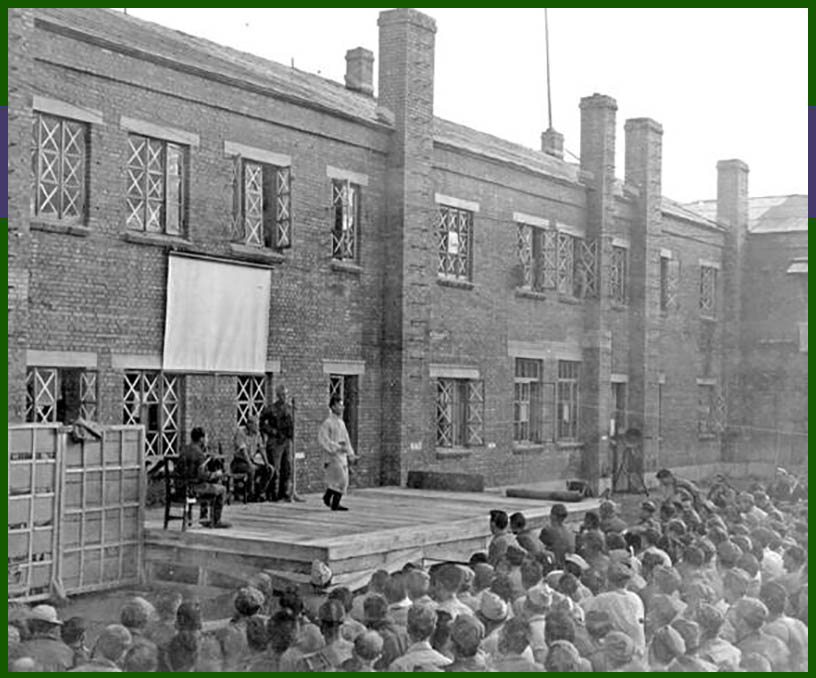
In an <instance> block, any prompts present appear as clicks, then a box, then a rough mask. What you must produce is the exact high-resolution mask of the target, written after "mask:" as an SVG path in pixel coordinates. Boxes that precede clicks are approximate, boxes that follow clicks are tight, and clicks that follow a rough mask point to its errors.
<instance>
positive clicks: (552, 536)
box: [538, 504, 575, 569]
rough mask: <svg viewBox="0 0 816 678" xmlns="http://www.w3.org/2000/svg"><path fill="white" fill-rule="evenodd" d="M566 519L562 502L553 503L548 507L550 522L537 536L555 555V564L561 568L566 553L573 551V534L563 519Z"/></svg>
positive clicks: (565, 510)
mask: <svg viewBox="0 0 816 678" xmlns="http://www.w3.org/2000/svg"><path fill="white" fill-rule="evenodd" d="M566 519H567V507H566V506H564V505H563V504H553V506H552V508H551V509H550V524H549V525H548V526H546V527H544V528H542V530H541V533H540V534H539V535H538V538H539V539H540V540H541V543H542V544H544V546H545V547H546V548H548V549H549V550H550V551H552V552H553V554H554V555H555V564H556V566H557V567H559V568H561V569H563V567H564V558H565V557H566V555H567V554H568V553H574V552H575V535H574V534H573V532H572V530H570V529H569V528H568V527H567V526H566V525H565V524H564V521H565V520H566Z"/></svg>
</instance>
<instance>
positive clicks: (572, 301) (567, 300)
mask: <svg viewBox="0 0 816 678" xmlns="http://www.w3.org/2000/svg"><path fill="white" fill-rule="evenodd" d="M558 301H559V302H560V303H562V304H572V305H573V306H579V305H580V304H581V303H582V301H583V299H577V298H576V297H569V296H567V295H564V294H559V295H558Z"/></svg>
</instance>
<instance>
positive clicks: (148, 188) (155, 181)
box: [127, 134, 187, 235]
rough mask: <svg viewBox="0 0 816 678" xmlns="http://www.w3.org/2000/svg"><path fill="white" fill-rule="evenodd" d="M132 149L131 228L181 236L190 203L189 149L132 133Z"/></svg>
mask: <svg viewBox="0 0 816 678" xmlns="http://www.w3.org/2000/svg"><path fill="white" fill-rule="evenodd" d="M128 149H129V152H128V164H127V174H128V185H127V206H128V214H127V226H128V228H132V229H134V230H137V231H146V232H148V233H167V234H169V235H179V234H181V232H182V230H183V227H184V211H185V204H186V203H185V201H186V196H185V193H186V181H187V179H186V151H185V148H184V147H183V146H179V145H178V144H174V143H170V142H168V141H161V140H159V139H151V138H149V137H143V136H140V135H138V134H131V135H130V136H129V137H128Z"/></svg>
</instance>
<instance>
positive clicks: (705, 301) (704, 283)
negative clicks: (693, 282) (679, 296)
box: [699, 264, 718, 318]
mask: <svg viewBox="0 0 816 678" xmlns="http://www.w3.org/2000/svg"><path fill="white" fill-rule="evenodd" d="M717 273H718V269H717V267H716V266H708V265H706V264H700V290H699V291H700V302H699V306H700V315H702V316H704V317H707V318H716V317H717V278H718V275H717Z"/></svg>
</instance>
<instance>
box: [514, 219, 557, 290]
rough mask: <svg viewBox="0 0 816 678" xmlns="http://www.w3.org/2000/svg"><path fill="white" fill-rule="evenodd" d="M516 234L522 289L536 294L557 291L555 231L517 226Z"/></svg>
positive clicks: (522, 225) (525, 225)
mask: <svg viewBox="0 0 816 678" xmlns="http://www.w3.org/2000/svg"><path fill="white" fill-rule="evenodd" d="M516 232H517V235H518V239H517V243H518V244H517V253H518V258H519V263H520V264H521V274H522V275H521V287H522V288H523V289H528V290H533V291H535V292H542V291H544V290H547V289H555V287H556V278H557V270H558V266H557V257H556V233H555V231H552V230H548V229H544V228H536V227H535V226H529V225H527V224H517V231H516Z"/></svg>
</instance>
